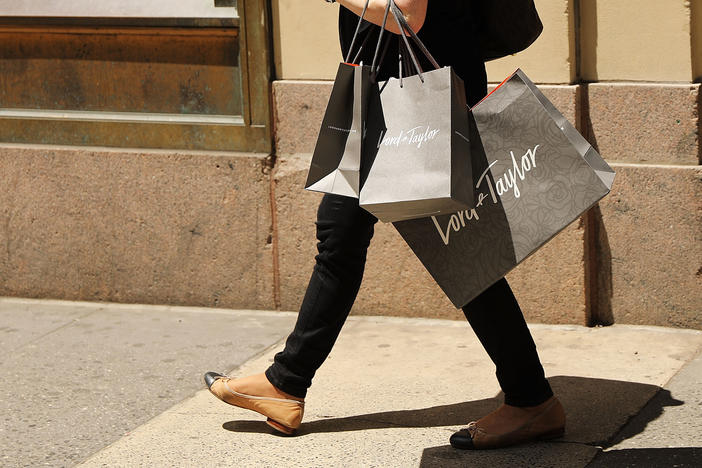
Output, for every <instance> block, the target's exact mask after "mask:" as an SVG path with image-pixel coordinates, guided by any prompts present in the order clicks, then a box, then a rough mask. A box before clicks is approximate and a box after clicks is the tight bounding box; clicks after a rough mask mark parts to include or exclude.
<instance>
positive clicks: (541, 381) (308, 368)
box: [266, 195, 553, 406]
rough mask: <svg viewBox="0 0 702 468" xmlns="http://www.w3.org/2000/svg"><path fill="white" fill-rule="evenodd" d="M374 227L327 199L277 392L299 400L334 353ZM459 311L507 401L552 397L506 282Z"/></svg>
mask: <svg viewBox="0 0 702 468" xmlns="http://www.w3.org/2000/svg"><path fill="white" fill-rule="evenodd" d="M376 222H377V219H376V218H375V217H374V216H373V215H371V214H370V213H368V212H367V211H365V210H364V209H362V208H360V207H359V206H358V200H356V199H353V198H347V197H341V196H337V195H325V196H324V198H323V200H322V203H321V204H320V206H319V211H318V214H317V239H318V241H319V243H318V246H317V249H318V251H319V254H318V255H317V256H316V265H315V267H314V271H313V273H312V278H311V279H310V283H309V286H308V288H307V292H306V294H305V298H304V300H303V302H302V307H301V309H300V313H299V315H298V319H297V323H296V324H295V329H294V330H293V332H292V334H291V335H290V336H289V337H288V339H287V342H286V344H285V349H284V350H283V351H282V352H280V353H278V354H277V355H276V356H275V360H274V363H273V365H271V367H270V368H268V370H267V371H266V376H267V377H268V379H269V380H270V381H271V383H272V384H273V385H275V386H276V387H277V388H279V389H280V390H282V391H284V392H286V393H289V394H291V395H294V396H297V397H300V398H304V396H305V394H306V393H307V389H308V388H309V387H310V385H311V384H312V377H313V376H314V374H315V372H316V371H317V369H318V368H319V367H320V366H321V365H322V363H323V362H324V360H325V359H326V358H327V356H328V355H329V353H330V352H331V349H332V346H333V345H334V342H335V341H336V338H337V337H338V335H339V332H340V331H341V327H342V326H343V324H344V322H345V321H346V317H347V316H348V314H349V311H350V310H351V306H352V305H353V302H354V300H355V299H356V294H357V293H358V290H359V288H360V286H361V278H362V277H363V270H364V267H365V264H366V251H367V249H368V245H369V244H370V240H371V238H372V237H373V227H374V225H375V223H376ZM463 312H464V314H465V316H466V318H467V319H468V321H469V322H470V324H471V326H472V327H473V330H474V331H475V333H476V335H477V336H478V338H479V339H480V342H481V343H482V345H483V346H484V347H485V349H486V350H487V352H488V354H489V355H490V358H491V359H492V361H493V362H494V363H495V366H496V367H497V379H498V381H499V383H500V386H501V388H502V390H503V392H504V394H505V402H506V403H507V404H510V405H514V406H535V405H538V404H540V403H542V402H544V401H546V400H547V399H548V398H549V397H551V395H553V393H552V391H551V388H550V386H549V384H548V382H547V381H546V379H545V377H544V370H543V368H542V367H541V362H540V361H539V356H538V354H537V353H536V346H535V345H534V341H533V339H532V337H531V334H530V333H529V329H528V328H527V325H526V322H525V321H524V316H523V315H522V312H521V310H520V308H519V304H517V300H516V299H515V297H514V295H513V294H512V290H511V289H510V287H509V285H508V284H507V281H506V280H505V279H502V280H500V281H498V282H497V283H495V284H494V285H493V286H491V287H490V288H489V289H487V290H486V291H485V292H483V293H482V294H481V295H480V296H478V297H477V298H476V299H474V300H473V301H472V302H470V303H469V304H468V305H467V306H465V307H464V308H463ZM457 371H459V370H458V369H457ZM466 371H467V370H466Z"/></svg>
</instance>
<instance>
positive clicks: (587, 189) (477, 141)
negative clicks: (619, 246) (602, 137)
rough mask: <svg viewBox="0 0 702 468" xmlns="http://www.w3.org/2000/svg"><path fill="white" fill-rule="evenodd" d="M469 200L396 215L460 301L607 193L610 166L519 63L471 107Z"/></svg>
mask: <svg viewBox="0 0 702 468" xmlns="http://www.w3.org/2000/svg"><path fill="white" fill-rule="evenodd" d="M470 117H471V134H472V135H471V136H472V139H471V141H472V148H471V149H472V153H471V154H472V163H473V178H472V179H465V180H464V184H465V185H469V184H470V186H471V189H472V190H475V197H476V198H475V204H474V205H473V207H472V208H470V209H466V210H461V211H457V212H455V213H452V214H447V215H443V216H431V217H428V218H424V219H417V220H411V221H403V222H398V223H395V227H396V229H397V230H398V231H399V233H400V234H401V235H402V237H403V238H404V239H405V241H406V242H407V244H408V245H409V246H410V247H411V248H412V250H413V251H414V253H415V254H416V255H417V257H418V258H419V259H420V260H421V262H422V263H423V264H424V266H425V267H426V268H427V270H428V271H429V273H430V274H431V275H432V276H433V277H434V279H435V280H436V282H437V283H438V284H439V286H440V287H441V288H442V289H443V291H444V292H445V293H446V295H447V296H448V297H449V299H450V300H451V302H452V303H453V304H454V305H455V306H456V307H462V306H464V305H465V304H467V303H468V302H470V301H471V300H472V299H473V298H475V297H476V296H477V295H478V294H480V293H481V292H482V291H484V290H485V289H487V288H488V287H489V286H491V285H492V284H493V283H495V282H496V281H497V280H499V279H500V278H502V277H504V276H505V275H506V274H507V273H508V272H509V271H510V270H511V269H512V268H514V267H515V266H517V265H518V264H519V263H520V262H522V261H523V260H524V259H526V258H527V257H528V256H529V255H531V254H532V253H533V252H535V251H536V250H537V249H538V248H539V247H541V246H542V245H544V244H545V243H546V242H548V241H549V240H550V239H551V238H552V237H553V236H555V235H556V234H557V233H558V232H560V231H561V230H562V229H563V228H565V227H566V226H568V225H569V224H570V223H571V222H573V221H574V220H575V219H577V218H578V217H579V216H580V215H581V214H582V213H583V212H585V211H586V210H587V209H588V208H590V207H591V206H593V205H594V204H595V203H597V201H599V200H600V199H601V198H603V197H604V196H605V195H607V194H608V193H609V191H610V189H611V187H612V183H613V182H614V171H613V170H612V168H611V167H609V165H608V164H607V163H606V162H605V161H604V160H603V159H602V158H601V157H600V155H599V154H598V153H597V152H596V151H595V149H594V148H593V147H592V146H591V145H590V144H589V143H588V142H587V140H585V138H583V137H582V135H580V133H578V131H577V130H576V129H575V128H574V127H573V126H572V125H571V124H570V123H569V122H568V120H566V118H565V117H563V115H562V114H561V113H560V112H559V111H558V110H557V109H556V108H555V107H554V106H553V104H552V103H551V102H550V101H549V100H548V99H547V98H546V97H545V96H544V95H543V94H542V93H541V92H540V91H539V90H538V88H537V87H536V86H535V85H534V83H532V82H531V81H530V80H529V78H527V76H526V75H525V74H524V73H523V72H522V71H521V70H517V71H516V72H515V73H514V74H513V75H512V76H510V77H509V78H508V79H507V80H505V82H503V84H502V85H500V86H499V87H498V88H497V89H496V90H495V91H493V92H492V93H491V94H490V95H488V96H487V97H486V98H485V99H484V100H483V101H481V102H480V103H478V104H477V105H476V106H475V107H474V108H473V109H472V111H471V112H470Z"/></svg>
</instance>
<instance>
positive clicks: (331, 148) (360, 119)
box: [305, 63, 377, 198]
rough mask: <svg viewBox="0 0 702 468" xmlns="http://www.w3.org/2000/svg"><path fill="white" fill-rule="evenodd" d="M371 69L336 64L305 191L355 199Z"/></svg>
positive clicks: (357, 193)
mask: <svg viewBox="0 0 702 468" xmlns="http://www.w3.org/2000/svg"><path fill="white" fill-rule="evenodd" d="M371 86H377V84H375V85H374V84H372V83H371V80H370V67H368V66H364V65H355V64H348V63H341V64H339V70H338V71H337V74H336V79H335V80H334V87H333V88H332V92H331V96H330V97H329V104H328V105H327V110H326V112H325V114H324V119H323V120H322V128H321V129H320V130H319V136H318V137H317V144H316V145H315V148H314V154H313V155H312V162H311V163H310V170H309V173H308V175H307V182H306V183H305V188H306V189H307V190H312V191H316V192H325V193H334V194H337V195H345V196H348V197H355V198H358V195H359V189H360V185H359V172H360V168H361V150H362V147H363V136H364V135H363V128H364V122H365V118H366V107H367V105H366V104H367V101H368V93H369V90H370V88H371Z"/></svg>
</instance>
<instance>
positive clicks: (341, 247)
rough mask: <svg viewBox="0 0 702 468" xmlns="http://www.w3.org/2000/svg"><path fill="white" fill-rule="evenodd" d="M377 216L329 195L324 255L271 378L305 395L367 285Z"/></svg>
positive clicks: (322, 222) (321, 226)
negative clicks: (368, 255) (365, 274)
mask: <svg viewBox="0 0 702 468" xmlns="http://www.w3.org/2000/svg"><path fill="white" fill-rule="evenodd" d="M376 222H377V219H376V218H375V217H374V216H373V215H371V214H370V213H368V212H367V211H365V210H364V209H362V208H360V207H359V206H358V200H356V199H353V198H347V197H341V196H337V195H325V196H324V199H323V200H322V203H321V205H320V206H319V211H318V214H317V239H318V241H319V243H318V244H317V250H318V252H319V253H318V255H317V256H316V264H315V266H314V271H313V272H312V277H311V279H310V282H309V286H308V287H307V292H306V293H305V297H304V300H303V302H302V306H301V308H300V313H299V315H298V319H297V323H296V324H295V329H294V330H293V332H292V333H291V334H290V336H289V337H288V339H287V342H286V344H285V349H284V350H283V351H282V352H280V353H278V354H277V355H276V356H275V360H274V363H273V365H272V366H271V367H270V368H269V369H268V370H267V371H266V377H268V380H270V382H271V383H272V384H273V385H275V386H276V387H277V388H279V389H281V390H283V391H284V392H286V393H289V394H291V395H294V396H297V397H300V398H304V396H305V394H306V392H307V388H309V386H310V385H311V384H312V377H313V376H314V374H315V372H316V371H317V369H318V368H319V367H320V366H321V365H322V363H323V362H324V360H325V359H326V358H327V356H328V355H329V352H330V351H331V348H332V346H333V345H334V343H335V341H336V338H337V337H338V335H339V332H340V331H341V327H342V326H343V324H344V322H345V321H346V317H347V316H348V314H349V311H350V310H351V306H352V305H353V302H354V300H355V299H356V295H357V294H358V289H359V288H360V286H361V279H362V278H363V271H364V268H365V263H366V251H367V249H368V245H369V244H370V240H371V238H372V237H373V226H374V225H375V223H376Z"/></svg>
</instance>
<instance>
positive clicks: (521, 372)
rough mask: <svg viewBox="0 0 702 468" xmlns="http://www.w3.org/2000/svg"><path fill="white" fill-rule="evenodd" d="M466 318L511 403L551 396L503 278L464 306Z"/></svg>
mask: <svg viewBox="0 0 702 468" xmlns="http://www.w3.org/2000/svg"><path fill="white" fill-rule="evenodd" d="M463 313H464V314H465V316H466V318H467V319H468V322H470V325H471V327H473V330H474V331H475V334H476V335H477V336H478V339H479V340H480V342H481V343H482V345H483V347H484V348H485V350H486V351H487V353H488V355H489V356H490V359H492V362H494V363H495V366H496V368H497V380H498V381H499V382H500V387H501V388H502V391H503V392H504V394H505V403H507V404H508V405H511V406H536V405H538V404H540V403H543V402H544V401H546V400H548V399H549V398H550V397H551V396H553V392H552V391H551V387H550V386H549V384H548V381H547V380H546V378H545V377H544V369H543V367H542V366H541V361H540V360H539V355H538V354H537V352H536V345H535V344H534V340H533V339H532V337H531V333H530V332H529V328H528V327H527V324H526V322H525V321H524V316H523V315H522V311H521V309H520V308H519V304H518V303H517V299H516V298H515V297H514V294H512V290H511V289H510V287H509V285H508V284H507V280H505V279H504V278H503V279H501V280H500V281H498V282H497V283H495V284H494V285H492V286H491V287H490V288H488V289H487V290H486V291H485V292H483V293H482V294H481V295H480V296H478V297H477V298H475V299H474V300H473V301H471V302H470V303H469V304H468V305H466V306H465V307H464V308H463Z"/></svg>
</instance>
